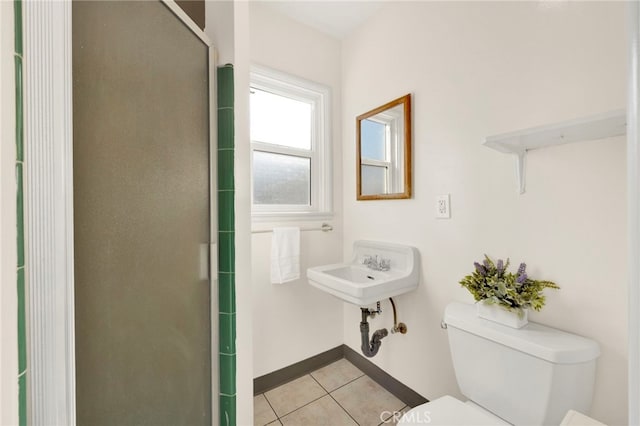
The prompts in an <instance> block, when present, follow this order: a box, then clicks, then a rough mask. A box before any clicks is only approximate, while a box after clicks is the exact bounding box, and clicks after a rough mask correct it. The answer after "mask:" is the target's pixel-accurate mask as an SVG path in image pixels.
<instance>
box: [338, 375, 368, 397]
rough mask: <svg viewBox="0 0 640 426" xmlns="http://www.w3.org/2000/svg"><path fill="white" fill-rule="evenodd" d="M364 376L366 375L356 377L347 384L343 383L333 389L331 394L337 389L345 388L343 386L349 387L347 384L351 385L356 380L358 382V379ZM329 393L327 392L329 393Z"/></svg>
mask: <svg viewBox="0 0 640 426" xmlns="http://www.w3.org/2000/svg"><path fill="white" fill-rule="evenodd" d="M364 376H366V374H364V373H362V376H358V377H356V378H355V379H352V380H350V381H348V382H347V383H345V384H344V385H340V386H338V387H337V388H335V389H334V390H332V391H331V392H335V391H337V390H338V389H342V388H343V387H345V386H347V385H349V384H351V383H353V382H355V381H356V380H358V379H360V378H362V377H364ZM367 377H369V376H367ZM369 378H370V379H371V377H369ZM371 380H373V379H371ZM331 392H329V393H331Z"/></svg>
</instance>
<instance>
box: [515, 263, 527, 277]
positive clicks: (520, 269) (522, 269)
mask: <svg viewBox="0 0 640 426" xmlns="http://www.w3.org/2000/svg"><path fill="white" fill-rule="evenodd" d="M526 269H527V264H526V263H524V262H522V263H521V264H520V266H519V267H518V272H517V274H518V275H522V274H524V273H525V271H526Z"/></svg>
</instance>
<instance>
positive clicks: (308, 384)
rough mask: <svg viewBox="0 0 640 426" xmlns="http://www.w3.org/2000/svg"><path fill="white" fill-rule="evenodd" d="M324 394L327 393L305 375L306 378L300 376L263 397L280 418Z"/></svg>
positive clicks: (311, 378)
mask: <svg viewBox="0 0 640 426" xmlns="http://www.w3.org/2000/svg"><path fill="white" fill-rule="evenodd" d="M326 393H327V392H325V390H324V389H322V386H320V385H319V384H318V382H316V381H315V380H313V377H311V376H310V375H308V374H307V375H306V376H302V377H300V378H299V379H296V380H294V381H291V382H289V383H285V384H284V385H282V386H280V387H277V388H275V389H272V390H270V391H268V392H265V394H264V396H265V397H266V398H267V400H268V401H269V403H270V404H271V406H272V407H273V410H274V411H275V412H276V414H277V415H278V417H282V416H284V415H285V414H288V413H290V412H292V411H293V410H295V409H297V408H300V407H302V406H303V405H306V404H308V403H310V402H311V401H313V400H315V399H318V398H320V397H321V396H322V395H326Z"/></svg>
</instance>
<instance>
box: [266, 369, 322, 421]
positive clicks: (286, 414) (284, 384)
mask: <svg viewBox="0 0 640 426" xmlns="http://www.w3.org/2000/svg"><path fill="white" fill-rule="evenodd" d="M306 376H311V374H306ZM302 377H304V376H302ZM300 378H301V377H298V379H300ZM311 378H312V379H313V380H314V381H316V379H314V378H313V376H312V377H311ZM298 379H293V380H298ZM293 380H291V381H289V382H287V383H283V384H281V385H280V386H278V387H277V388H275V389H271V390H270V391H267V392H271V391H273V390H276V389H279V388H281V387H282V386H286V385H287V384H289V383H291V382H293ZM316 383H317V381H316ZM320 388H321V389H322V390H323V391H324V392H325V394H324V395H320V396H319V397H317V398H316V399H314V400H313V401H309V402H307V403H306V404H304V405H301V406H300V407H298V408H296V409H295V410H292V411H289V412H288V413H285V414H283V415H282V416H278V413H276V410H273V412H274V413H276V417H278V420H280V419H281V418H282V417H284V416H288V415H289V414H291V413H293V412H296V411H298V410H299V409H301V408H304V407H306V406H307V405H309V404H311V403H314V402H316V401H317V400H319V399H320V398H324V397H325V396H327V395H329V392H327V391H326V390H325V389H324V388H323V387H322V385H321V386H320ZM267 392H265V393H263V394H262V395H264V397H265V399H266V400H267V402H269V399H268V398H267ZM269 405H271V404H269Z"/></svg>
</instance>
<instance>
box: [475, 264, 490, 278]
mask: <svg viewBox="0 0 640 426" xmlns="http://www.w3.org/2000/svg"><path fill="white" fill-rule="evenodd" d="M473 266H475V267H476V271H477V272H478V273H479V274H480V275H482V276H483V277H486V276H487V270H486V269H485V267H484V266H482V265H481V264H479V263H478V262H473Z"/></svg>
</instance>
